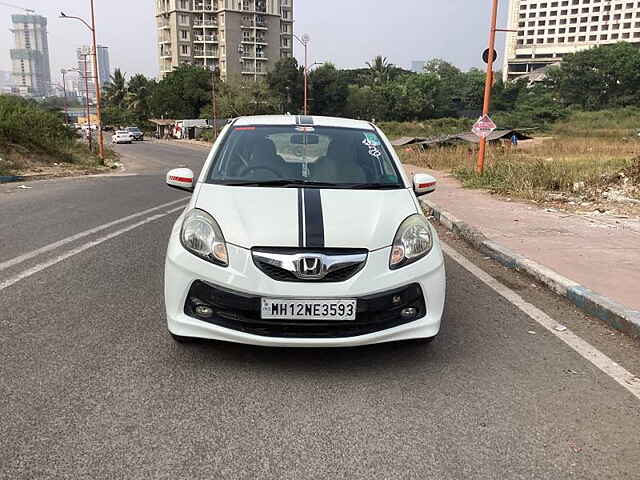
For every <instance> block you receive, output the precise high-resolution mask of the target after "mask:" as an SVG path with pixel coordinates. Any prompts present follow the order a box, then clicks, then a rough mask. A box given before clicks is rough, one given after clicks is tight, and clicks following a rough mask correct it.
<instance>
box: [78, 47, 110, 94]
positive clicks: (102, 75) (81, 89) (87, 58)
mask: <svg viewBox="0 0 640 480" xmlns="http://www.w3.org/2000/svg"><path fill="white" fill-rule="evenodd" d="M97 51H98V80H99V81H100V92H102V90H103V89H104V87H105V86H106V85H108V84H109V83H110V81H111V69H110V68H111V67H110V65H109V48H108V47H104V46H102V45H98V47H97ZM91 52H92V48H91V47H90V46H89V45H83V46H81V47H80V48H78V49H77V50H76V57H77V59H78V71H79V72H80V75H81V76H82V77H83V78H81V79H80V81H79V82H78V96H79V97H80V98H81V99H84V98H86V93H85V92H86V89H85V82H84V72H85V63H86V68H87V70H86V71H87V77H88V78H87V84H88V89H89V99H90V100H91V102H95V101H96V99H97V95H96V82H95V76H96V75H95V73H94V71H93V54H92V53H91Z"/></svg>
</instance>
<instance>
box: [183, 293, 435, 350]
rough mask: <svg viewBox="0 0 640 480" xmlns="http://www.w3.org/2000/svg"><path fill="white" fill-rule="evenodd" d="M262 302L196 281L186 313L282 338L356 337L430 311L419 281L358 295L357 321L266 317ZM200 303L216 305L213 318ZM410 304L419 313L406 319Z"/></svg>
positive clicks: (189, 296) (417, 317) (209, 321)
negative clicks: (202, 311) (200, 312)
mask: <svg viewBox="0 0 640 480" xmlns="http://www.w3.org/2000/svg"><path fill="white" fill-rule="evenodd" d="M260 302H261V297H259V296H254V295H247V294H243V293H240V292H234V291H232V290H228V289H225V288H222V287H218V286H214V285H211V284H209V283H206V282H202V281H195V282H194V283H193V284H192V285H191V289H190V290H189V295H188V296H187V301H186V303H185V307H184V312H185V314H187V315H188V316H190V317H193V318H196V319H198V320H201V321H205V322H208V323H211V324H214V325H218V326H221V327H225V328H229V329H232V330H237V331H240V332H244V333H250V334H253V335H260V336H266V337H281V338H296V337H297V338H344V337H355V336H358V335H366V334H368V333H373V332H378V331H381V330H386V329H388V328H393V327H396V326H398V325H402V324H405V323H409V322H412V321H414V320H416V319H419V318H422V317H424V316H425V315H426V313H427V312H426V305H425V302H424V297H423V294H422V289H421V288H420V285H419V284H417V283H414V284H411V285H408V286H406V287H402V288H397V289H394V290H389V291H387V292H384V293H380V294H375V295H369V296H365V297H359V298H357V311H356V319H355V320H354V321H344V322H340V321H320V320H287V319H283V320H263V319H262V318H261V316H260ZM198 305H208V306H210V307H212V308H213V311H214V315H213V317H211V318H202V317H199V316H198V315H197V314H196V313H195V307H196V306H198ZM407 307H414V308H416V309H417V315H416V317H415V318H414V319H412V320H405V319H403V318H402V317H401V316H400V311H401V310H402V309H404V308H407Z"/></svg>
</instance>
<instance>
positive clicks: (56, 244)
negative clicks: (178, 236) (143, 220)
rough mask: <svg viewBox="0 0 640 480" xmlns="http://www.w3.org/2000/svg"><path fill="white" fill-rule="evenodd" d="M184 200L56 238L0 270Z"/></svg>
mask: <svg viewBox="0 0 640 480" xmlns="http://www.w3.org/2000/svg"><path fill="white" fill-rule="evenodd" d="M184 201H185V199H184V198H181V199H180V200H174V201H173V202H169V203H165V204H163V205H158V206H157V207H153V208H149V209H147V210H143V211H142V212H138V213H134V214H133V215H129V216H127V217H122V218H119V219H118V220H114V221H113V222H109V223H105V224H103V225H98V226H97V227H94V228H90V229H89V230H85V231H84V232H80V233H76V234H75V235H72V236H70V237H67V238H63V239H62V240H58V241H57V242H53V243H50V244H49V245H45V246H44V247H41V248H38V249H37V250H33V251H31V252H28V253H25V254H23V255H20V256H18V257H15V258H12V259H11V260H7V261H5V262H2V263H0V272H1V271H3V270H6V269H7V268H10V267H15V266H16V265H19V264H20V263H22V262H25V261H27V260H30V259H32V258H34V257H37V256H38V255H42V254H43V253H47V252H50V251H51V250H55V249H57V248H59V247H62V246H63V245H66V244H68V243H71V242H75V241H76V240H79V239H81V238H84V237H86V236H89V235H93V234H94V233H98V232H101V231H102V230H105V229H107V228H110V227H113V226H114V225H118V224H120V223H124V222H127V221H129V220H133V219H134V218H138V217H141V216H143V215H146V214H148V213H151V212H155V211H156V210H162V209H163V208H167V207H170V206H171V205H175V204H176V203H179V202H184Z"/></svg>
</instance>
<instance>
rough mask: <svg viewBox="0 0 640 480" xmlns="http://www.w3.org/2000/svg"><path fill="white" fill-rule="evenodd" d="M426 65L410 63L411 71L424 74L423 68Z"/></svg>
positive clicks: (416, 62)
mask: <svg viewBox="0 0 640 480" xmlns="http://www.w3.org/2000/svg"><path fill="white" fill-rule="evenodd" d="M426 64H427V62H425V61H417V60H416V61H413V62H411V71H412V72H415V73H422V72H424V66H425V65H426Z"/></svg>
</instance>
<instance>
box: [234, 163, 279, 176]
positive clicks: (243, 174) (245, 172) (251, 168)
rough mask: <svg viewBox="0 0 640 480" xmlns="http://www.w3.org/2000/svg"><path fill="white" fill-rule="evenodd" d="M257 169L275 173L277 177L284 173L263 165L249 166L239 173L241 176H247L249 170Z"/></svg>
mask: <svg viewBox="0 0 640 480" xmlns="http://www.w3.org/2000/svg"><path fill="white" fill-rule="evenodd" d="M256 170H265V171H267V172H269V173H272V174H273V175H274V177H275V178H280V177H281V176H282V174H280V172H276V171H275V170H274V169H273V168H270V167H261V166H257V167H247V168H245V169H244V170H243V171H242V172H240V173H239V176H240V177H245V176H247V174H248V173H249V172H255V171H256Z"/></svg>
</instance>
